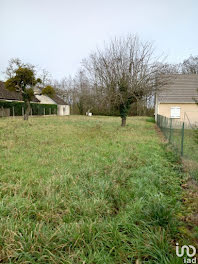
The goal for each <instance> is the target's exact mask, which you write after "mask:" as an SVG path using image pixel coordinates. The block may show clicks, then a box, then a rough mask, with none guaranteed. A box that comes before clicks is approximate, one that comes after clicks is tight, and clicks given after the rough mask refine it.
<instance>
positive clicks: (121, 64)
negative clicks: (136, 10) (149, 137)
mask: <svg viewBox="0 0 198 264" xmlns="http://www.w3.org/2000/svg"><path fill="white" fill-rule="evenodd" d="M16 62H17V60H15V61H14V60H13V61H12V62H11V63H10V64H9V67H8V69H7V71H6V73H7V76H8V80H7V82H6V86H7V88H8V89H18V90H19V91H20V92H21V93H22V96H23V98H24V101H25V102H27V105H28V104H29V103H28V102H29V101H30V98H31V96H32V90H31V89H32V86H34V85H39V86H40V87H42V88H43V89H44V87H46V86H47V88H45V90H44V91H46V93H48V94H49V95H51V96H53V93H54V91H55V92H56V94H57V95H59V96H60V97H62V98H63V99H64V100H65V101H66V103H67V104H69V105H70V106H71V110H72V113H74V114H85V113H86V112H90V111H91V112H93V113H94V114H102V115H119V116H120V117H121V118H122V126H125V124H126V117H127V116H128V115H130V114H132V115H134V114H138V109H139V112H140V113H141V114H143V113H144V111H148V110H150V109H152V106H153V98H154V94H155V92H156V91H157V90H158V89H160V88H161V87H163V86H164V85H165V84H167V83H168V82H169V81H170V77H169V76H170V74H176V73H184V74H189V73H193V74H198V56H197V57H192V56H191V57H190V58H188V59H186V60H184V61H183V63H181V64H174V65H173V64H166V63H164V62H163V58H159V57H156V56H155V54H154V49H153V46H152V44H151V43H149V42H142V41H141V40H140V39H139V38H138V37H137V36H134V35H129V36H127V37H126V38H119V39H118V38H115V39H113V40H111V41H110V42H109V43H108V44H106V45H105V46H104V48H103V49H101V50H100V49H98V50H96V51H95V52H93V53H91V54H90V55H89V57H88V58H87V59H84V60H83V61H82V68H81V69H80V70H79V71H78V72H77V74H76V76H75V77H74V78H71V77H65V78H63V79H62V80H61V81H56V80H52V79H51V78H50V75H49V73H48V72H47V71H43V73H42V75H41V76H40V78H36V77H35V76H36V72H35V68H34V67H33V66H32V65H27V64H26V65H25V64H22V63H21V62H20V61H19V63H18V62H17V63H18V64H17V63H16ZM13 65H15V68H13ZM24 76H26V77H25V79H23V78H24ZM52 87H53V88H54V90H53V89H52ZM27 109H28V107H27ZM27 113H28V111H27Z"/></svg>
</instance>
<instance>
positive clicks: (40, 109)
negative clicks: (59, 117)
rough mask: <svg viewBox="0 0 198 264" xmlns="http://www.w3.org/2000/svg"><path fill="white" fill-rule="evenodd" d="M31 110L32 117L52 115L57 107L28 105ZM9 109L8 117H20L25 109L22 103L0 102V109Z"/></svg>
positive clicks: (36, 104)
mask: <svg viewBox="0 0 198 264" xmlns="http://www.w3.org/2000/svg"><path fill="white" fill-rule="evenodd" d="M30 105H31V109H32V115H44V113H45V115H50V114H51V115H53V114H57V105H55V104H38V103H30ZM1 107H3V108H9V109H10V115H11V116H13V115H15V116H22V114H23V110H22V109H23V108H24V107H25V105H24V102H7V101H0V108H1Z"/></svg>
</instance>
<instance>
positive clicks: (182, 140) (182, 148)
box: [181, 122, 184, 156]
mask: <svg viewBox="0 0 198 264" xmlns="http://www.w3.org/2000/svg"><path fill="white" fill-rule="evenodd" d="M181 132H182V137H181V156H183V155H184V122H183V124H182V131H181Z"/></svg>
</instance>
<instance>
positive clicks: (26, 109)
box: [24, 101, 31, 120]
mask: <svg viewBox="0 0 198 264" xmlns="http://www.w3.org/2000/svg"><path fill="white" fill-rule="evenodd" d="M30 110H31V107H30V101H25V115H24V120H28V117H29V115H30Z"/></svg>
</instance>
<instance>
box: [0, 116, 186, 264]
mask: <svg viewBox="0 0 198 264" xmlns="http://www.w3.org/2000/svg"><path fill="white" fill-rule="evenodd" d="M146 120H147V119H146V118H128V120H127V121H128V125H127V127H125V128H121V127H120V118H116V117H91V118H88V117H79V116H69V117H45V118H32V119H30V120H29V121H28V122H24V121H23V120H20V119H0V156H1V160H0V162H1V163H0V175H1V176H0V215H1V221H0V262H2V263H31V264H33V263H43V264H44V263H45V264H46V263H56V264H58V263H68V264H69V263H86V264H87V263H90V264H94V263H97V264H98V263H99V264H105V263H106V264H107V263H130V264H131V263H135V261H136V260H137V259H140V260H141V261H142V263H150V264H151V263H152V264H155V263H156V264H163V263H165V264H168V263H171V264H174V263H182V260H181V262H179V261H180V259H178V258H176V257H175V251H174V244H175V241H178V242H179V241H181V240H182V239H183V238H182V236H181V233H180V232H179V229H180V223H179V221H178V219H177V215H179V214H181V210H182V207H181V202H180V200H181V197H182V191H181V187H180V184H181V181H182V173H181V170H180V165H179V164H178V163H177V161H176V160H175V157H174V156H173V155H172V154H171V152H167V150H166V149H165V147H164V145H163V144H162V143H161V142H160V139H159V137H158V135H157V134H156V132H155V129H154V124H153V123H152V122H147V121H148V120H147V121H146Z"/></svg>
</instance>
